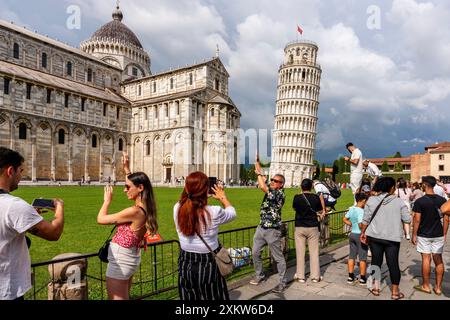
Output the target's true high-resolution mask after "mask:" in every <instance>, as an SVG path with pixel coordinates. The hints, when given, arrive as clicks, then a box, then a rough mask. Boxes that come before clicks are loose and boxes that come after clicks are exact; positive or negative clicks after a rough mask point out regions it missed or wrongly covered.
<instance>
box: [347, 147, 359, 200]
mask: <svg viewBox="0 0 450 320" xmlns="http://www.w3.org/2000/svg"><path fill="white" fill-rule="evenodd" d="M346 148H347V150H348V152H350V153H351V154H352V156H351V157H350V158H349V157H344V160H345V161H349V162H350V188H352V192H353V194H355V193H356V190H358V188H359V187H360V186H361V180H362V177H363V155H362V152H361V150H359V149H358V148H356V147H355V146H354V145H353V143H351V142H349V143H347V145H346Z"/></svg>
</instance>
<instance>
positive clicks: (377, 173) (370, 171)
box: [363, 159, 383, 185]
mask: <svg viewBox="0 0 450 320" xmlns="http://www.w3.org/2000/svg"><path fill="white" fill-rule="evenodd" d="M363 168H364V171H365V172H366V173H367V175H368V176H369V177H371V178H372V179H373V180H372V185H375V183H376V182H377V180H378V179H379V178H380V177H382V176H383V174H382V173H381V170H380V169H378V166H377V165H376V164H375V163H372V162H370V160H369V159H365V160H364V161H363Z"/></svg>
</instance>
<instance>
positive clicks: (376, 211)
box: [359, 193, 389, 245]
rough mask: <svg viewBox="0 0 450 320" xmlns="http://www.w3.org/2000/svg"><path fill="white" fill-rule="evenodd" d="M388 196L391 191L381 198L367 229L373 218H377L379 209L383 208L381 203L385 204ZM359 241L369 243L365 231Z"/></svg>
mask: <svg viewBox="0 0 450 320" xmlns="http://www.w3.org/2000/svg"><path fill="white" fill-rule="evenodd" d="M387 197H389V193H388V194H387V195H386V196H385V197H384V198H383V199H381V201H380V203H379V204H378V206H377V207H376V208H375V211H374V212H373V214H372V217H371V218H370V221H369V224H368V225H367V227H366V230H367V228H368V227H369V226H370V223H371V222H372V221H373V218H375V216H376V214H377V213H378V211H379V210H380V208H381V205H382V204H383V201H384V200H385V199H386V198H387ZM359 241H361V243H362V244H365V245H367V244H368V241H367V237H366V233H365V232H364V233H361V235H360V236H359Z"/></svg>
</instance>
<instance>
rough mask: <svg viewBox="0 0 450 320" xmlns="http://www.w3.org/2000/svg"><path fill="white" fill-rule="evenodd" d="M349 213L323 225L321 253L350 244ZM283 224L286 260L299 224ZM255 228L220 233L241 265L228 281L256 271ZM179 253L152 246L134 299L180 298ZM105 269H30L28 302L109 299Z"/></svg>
mask: <svg viewBox="0 0 450 320" xmlns="http://www.w3.org/2000/svg"><path fill="white" fill-rule="evenodd" d="M345 212H346V211H337V212H332V213H330V214H329V215H328V216H327V218H326V219H325V220H324V221H322V223H321V247H322V248H324V247H327V246H329V245H332V244H335V243H338V242H340V241H342V240H343V239H345V237H346V235H347V234H348V232H349V230H348V229H347V228H346V227H345V224H344V223H343V221H342V217H343V215H344V214H345ZM284 225H285V226H286V228H285V231H284V241H283V246H284V252H285V256H286V258H287V259H291V258H294V257H295V237H294V234H295V220H289V221H285V222H284ZM256 228H257V226H251V227H245V228H239V229H233V230H227V231H222V232H220V233H219V241H220V243H221V244H222V245H223V246H224V247H226V248H229V249H230V251H231V253H232V257H233V261H234V262H235V264H236V265H237V267H236V270H235V272H233V274H232V275H230V276H229V280H231V279H235V278H238V277H240V276H241V275H242V274H245V273H249V272H253V268H252V266H251V265H252V254H251V253H252V252H251V248H252V245H253V236H254V234H255V231H256ZM231 249H232V250H231ZM179 252H180V244H179V242H178V241H177V240H170V241H163V242H159V243H153V244H149V246H148V248H147V250H146V251H142V256H141V264H140V266H139V269H138V271H137V272H136V273H135V275H134V277H133V284H132V287H131V297H132V298H133V299H146V298H153V299H172V298H177V293H178V292H177V290H176V289H177V288H178V256H179ZM262 259H263V261H264V262H265V265H266V266H268V265H269V264H270V252H269V250H268V249H267V247H266V248H265V249H264V250H263V252H262ZM61 266H64V267H63V268H62V267H61ZM106 266H107V265H106V264H105V263H103V262H101V261H100V259H99V258H98V256H97V253H92V254H86V255H77V256H69V257H65V258H63V259H58V260H51V261H44V262H40V263H34V264H32V266H31V267H32V272H33V276H32V285H33V288H32V290H30V291H29V292H28V293H27V295H26V296H25V298H26V299H29V300H47V299H67V298H69V296H68V292H69V293H70V297H74V296H75V297H76V298H77V299H89V300H103V299H107V297H108V295H107V292H106V285H105V272H106ZM71 290H72V291H71Z"/></svg>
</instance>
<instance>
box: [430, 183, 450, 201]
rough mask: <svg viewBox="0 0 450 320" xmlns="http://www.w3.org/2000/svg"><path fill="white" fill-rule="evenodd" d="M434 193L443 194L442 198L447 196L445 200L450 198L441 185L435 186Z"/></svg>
mask: <svg viewBox="0 0 450 320" xmlns="http://www.w3.org/2000/svg"><path fill="white" fill-rule="evenodd" d="M433 191H434V193H436V194H437V195H438V196H441V197H442V198H445V200H448V196H447V194H446V193H445V190H444V188H442V187H441V186H440V185H435V186H434V188H433Z"/></svg>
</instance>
